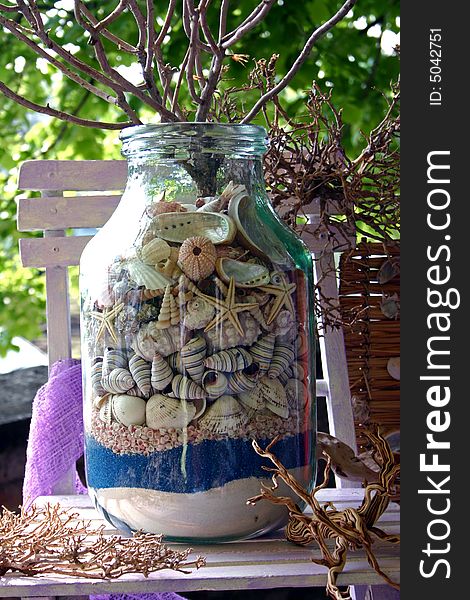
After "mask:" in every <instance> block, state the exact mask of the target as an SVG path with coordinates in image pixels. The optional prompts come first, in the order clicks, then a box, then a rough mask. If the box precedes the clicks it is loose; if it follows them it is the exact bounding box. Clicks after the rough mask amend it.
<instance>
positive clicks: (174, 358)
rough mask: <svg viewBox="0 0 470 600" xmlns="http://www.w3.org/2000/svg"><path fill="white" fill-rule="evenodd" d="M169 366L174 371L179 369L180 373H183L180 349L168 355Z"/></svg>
mask: <svg viewBox="0 0 470 600" xmlns="http://www.w3.org/2000/svg"><path fill="white" fill-rule="evenodd" d="M167 361H168V366H169V367H170V369H171V370H172V371H177V372H178V373H181V374H183V363H182V362H181V354H180V351H178V352H173V354H170V355H169V356H168V357H167Z"/></svg>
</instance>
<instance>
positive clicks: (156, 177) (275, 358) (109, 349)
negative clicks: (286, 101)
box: [80, 123, 315, 541]
mask: <svg viewBox="0 0 470 600" xmlns="http://www.w3.org/2000/svg"><path fill="white" fill-rule="evenodd" d="M121 138H122V142H123V155H124V156H125V157H126V158H127V160H128V168H129V174H128V182H127V187H126V190H125V192H124V194H123V197H122V200H121V202H120V204H119V206H118V208H117V209H116V211H115V213H114V214H113V216H112V217H111V219H110V220H109V221H108V223H107V224H106V225H105V227H103V229H101V231H99V232H98V234H97V235H96V236H95V237H94V238H93V239H92V241H91V242H90V243H89V245H88V246H87V248H86V249H85V251H84V253H83V256H82V260H81V265H80V271H81V274H80V278H81V284H80V285H81V298H82V321H81V325H82V327H81V329H82V361H83V372H84V403H85V408H84V411H85V429H86V431H85V434H86V436H85V437H86V455H85V456H86V471H87V481H88V486H89V490H90V494H91V495H92V497H93V498H94V500H95V502H96V505H97V506H98V507H99V508H100V510H101V511H102V512H103V514H104V515H105V517H106V518H107V519H108V520H109V521H110V522H111V523H112V524H114V525H116V526H117V527H119V528H121V529H131V530H136V529H143V530H146V531H150V532H158V533H163V534H164V535H165V536H167V538H168V539H173V540H184V541H191V540H204V541H209V540H213V541H224V540H233V539H241V538H246V537H252V536H255V535H259V534H261V533H264V532H266V531H269V530H271V529H274V528H277V527H280V526H282V525H283V524H284V523H285V522H286V521H287V513H286V510H285V508H284V507H282V506H274V505H271V504H269V503H258V504H257V505H256V506H247V505H246V500H247V498H249V497H251V496H253V495H256V494H257V493H258V492H259V489H260V486H261V484H262V483H265V484H269V482H270V480H269V477H268V476H267V475H268V474H267V473H266V472H265V471H263V469H262V465H263V460H262V459H261V458H260V457H259V456H258V455H257V454H256V453H255V451H254V450H253V448H252V444H251V442H252V440H253V439H256V440H258V442H260V443H261V445H266V444H267V443H268V442H269V441H271V440H272V439H273V438H274V437H275V436H279V441H278V442H277V445H276V447H275V451H276V454H277V455H278V456H279V458H280V459H281V460H282V462H283V463H284V465H285V466H286V467H287V468H289V469H291V470H292V472H293V473H294V474H295V476H296V477H297V478H298V479H299V480H300V481H302V482H303V483H304V485H306V486H308V485H311V484H312V483H313V481H314V475H315V467H314V464H315V461H314V448H315V418H314V417H315V396H314V349H313V343H314V333H313V331H314V323H313V311H312V294H313V292H312V290H313V285H312V263H311V257H310V254H309V252H308V250H307V248H306V247H305V246H304V244H303V243H302V242H301V241H300V240H299V239H298V237H297V236H296V235H295V234H294V233H293V232H292V231H291V230H290V229H289V228H288V227H287V226H285V225H284V224H283V223H282V222H281V221H280V220H279V218H278V217H277V216H276V214H275V213H274V211H273V210H272V208H271V206H270V204H269V200H268V197H267V194H266V191H265V187H264V180H263V171H262V161H261V159H262V156H263V153H264V152H265V151H266V141H267V140H266V132H265V130H264V129H263V128H261V127H256V126H251V125H218V124H197V123H196V124H191V123H184V124H177V125H175V124H162V125H155V126H138V127H132V128H129V129H126V130H124V131H123V133H122V135H121ZM281 493H284V494H289V493H290V492H289V490H288V489H287V488H286V489H282V490H281Z"/></svg>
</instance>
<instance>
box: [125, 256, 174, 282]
mask: <svg viewBox="0 0 470 600" xmlns="http://www.w3.org/2000/svg"><path fill="white" fill-rule="evenodd" d="M127 270H128V272H129V277H130V278H131V279H132V281H133V282H134V283H136V284H137V285H143V286H144V287H145V288H146V289H148V290H158V289H160V288H164V287H165V286H167V285H168V284H169V283H171V281H172V280H171V279H170V278H169V277H167V276H166V275H163V273H159V272H158V271H156V270H155V269H154V268H153V267H151V266H150V265H146V264H145V263H143V262H142V261H140V260H137V259H134V260H132V261H130V262H129V263H128V264H127Z"/></svg>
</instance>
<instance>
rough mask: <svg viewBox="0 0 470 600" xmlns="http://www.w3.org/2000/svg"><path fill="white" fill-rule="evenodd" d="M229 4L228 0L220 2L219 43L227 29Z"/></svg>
mask: <svg viewBox="0 0 470 600" xmlns="http://www.w3.org/2000/svg"><path fill="white" fill-rule="evenodd" d="M229 4H230V0H222V4H221V6H220V18H219V45H220V43H221V41H222V38H223V37H224V35H225V32H226V31H227V15H228V7H229Z"/></svg>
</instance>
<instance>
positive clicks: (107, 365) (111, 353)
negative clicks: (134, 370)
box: [103, 348, 127, 375]
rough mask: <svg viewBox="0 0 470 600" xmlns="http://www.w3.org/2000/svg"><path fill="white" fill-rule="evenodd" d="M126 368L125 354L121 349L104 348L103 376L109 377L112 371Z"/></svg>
mask: <svg viewBox="0 0 470 600" xmlns="http://www.w3.org/2000/svg"><path fill="white" fill-rule="evenodd" d="M126 368H127V353H126V351H125V350H123V349H115V348H106V350H105V353H104V357H103V375H109V374H110V373H111V371H112V370H113V369H126Z"/></svg>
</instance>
